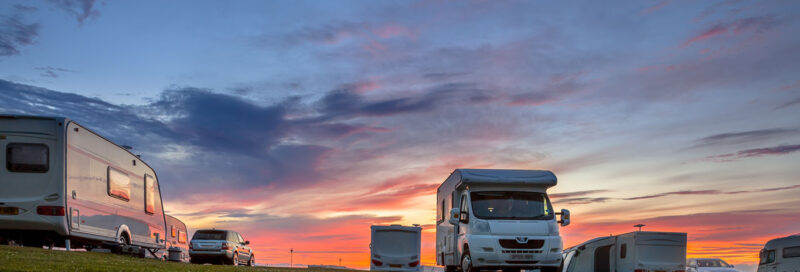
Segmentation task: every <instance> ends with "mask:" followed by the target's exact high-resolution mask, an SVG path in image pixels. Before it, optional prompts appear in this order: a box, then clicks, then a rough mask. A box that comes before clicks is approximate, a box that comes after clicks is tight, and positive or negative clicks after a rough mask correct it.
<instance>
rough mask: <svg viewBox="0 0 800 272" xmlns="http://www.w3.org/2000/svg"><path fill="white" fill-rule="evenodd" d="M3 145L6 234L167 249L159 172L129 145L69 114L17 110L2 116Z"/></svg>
mask: <svg viewBox="0 0 800 272" xmlns="http://www.w3.org/2000/svg"><path fill="white" fill-rule="evenodd" d="M0 148H2V149H3V152H0V162H2V164H3V165H5V167H3V168H0V187H2V190H0V237H1V238H2V239H4V240H8V241H16V242H17V243H21V244H23V245H31V246H43V245H46V246H62V247H66V248H67V249H69V248H76V247H80V246H87V247H102V246H110V247H114V248H122V249H128V250H132V249H136V248H138V247H141V248H145V249H148V250H151V251H152V252H154V251H155V250H157V249H161V248H164V240H163V239H164V237H165V235H164V234H165V223H164V210H163V208H162V203H161V190H160V189H159V184H158V179H157V176H156V173H155V171H153V169H152V168H151V167H150V166H148V165H147V164H146V163H145V162H144V161H142V160H141V159H140V158H139V157H138V156H136V155H134V154H133V153H131V152H130V151H128V150H127V149H126V148H123V147H121V146H118V145H116V144H114V143H113V142H111V141H109V140H107V139H105V138H103V137H102V136H100V135H98V134H96V133H94V132H92V131H91V130H89V129H87V128H85V127H83V126H81V125H79V124H77V123H75V122H74V121H71V120H69V119H67V118H60V117H33V116H14V115H0ZM126 245H127V246H126Z"/></svg>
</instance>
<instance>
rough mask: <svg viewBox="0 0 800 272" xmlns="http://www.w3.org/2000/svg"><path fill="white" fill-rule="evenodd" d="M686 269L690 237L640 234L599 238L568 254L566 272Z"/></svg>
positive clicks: (641, 232)
mask: <svg viewBox="0 0 800 272" xmlns="http://www.w3.org/2000/svg"><path fill="white" fill-rule="evenodd" d="M685 269H686V233H675V232H650V231H636V232H631V233H626V234H621V235H617V236H608V237H599V238H595V239H592V240H589V241H586V242H584V243H582V244H580V245H577V246H574V247H571V248H568V249H566V250H564V268H563V271H564V272H590V271H594V272H609V271H636V272H647V271H664V272H683V271H684V270H685Z"/></svg>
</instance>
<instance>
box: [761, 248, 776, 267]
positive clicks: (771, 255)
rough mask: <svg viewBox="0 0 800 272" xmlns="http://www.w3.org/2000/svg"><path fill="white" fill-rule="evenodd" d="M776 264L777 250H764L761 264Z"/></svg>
mask: <svg viewBox="0 0 800 272" xmlns="http://www.w3.org/2000/svg"><path fill="white" fill-rule="evenodd" d="M774 262H775V250H764V251H761V262H760V264H770V263H774Z"/></svg>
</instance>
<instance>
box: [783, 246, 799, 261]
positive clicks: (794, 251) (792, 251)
mask: <svg viewBox="0 0 800 272" xmlns="http://www.w3.org/2000/svg"><path fill="white" fill-rule="evenodd" d="M797 257H800V246H796V247H787V248H784V249H783V258H797Z"/></svg>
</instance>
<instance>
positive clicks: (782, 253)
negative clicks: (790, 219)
mask: <svg viewBox="0 0 800 272" xmlns="http://www.w3.org/2000/svg"><path fill="white" fill-rule="evenodd" d="M760 256H761V258H760V261H759V262H758V272H800V234H798V235H792V236H787V237H783V238H776V239H772V240H770V241H769V242H767V244H766V245H764V249H762V250H761V254H760Z"/></svg>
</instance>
